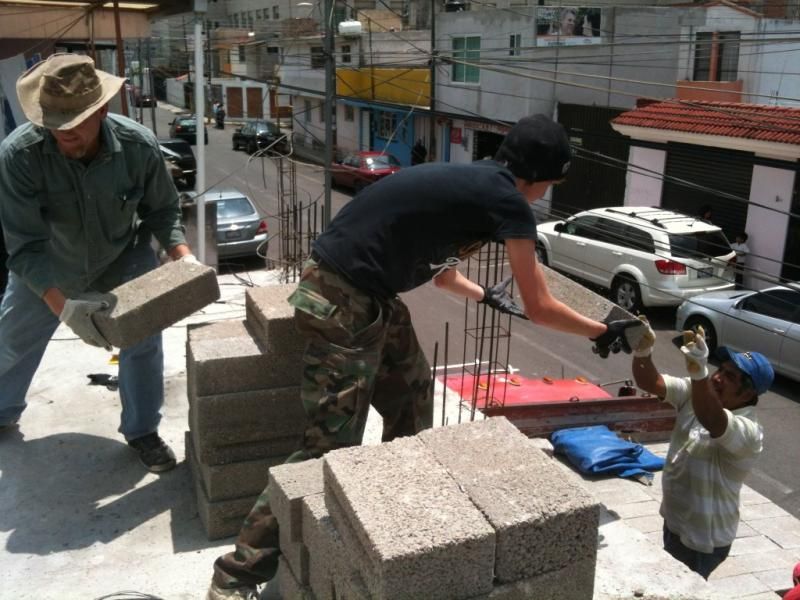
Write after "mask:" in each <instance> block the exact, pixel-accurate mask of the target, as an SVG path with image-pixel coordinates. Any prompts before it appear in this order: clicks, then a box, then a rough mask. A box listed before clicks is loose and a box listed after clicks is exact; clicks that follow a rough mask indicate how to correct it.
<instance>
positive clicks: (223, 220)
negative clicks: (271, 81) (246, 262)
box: [181, 189, 268, 259]
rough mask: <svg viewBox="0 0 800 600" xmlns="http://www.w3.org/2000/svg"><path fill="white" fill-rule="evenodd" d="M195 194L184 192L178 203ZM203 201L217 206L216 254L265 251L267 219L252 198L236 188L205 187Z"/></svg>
mask: <svg viewBox="0 0 800 600" xmlns="http://www.w3.org/2000/svg"><path fill="white" fill-rule="evenodd" d="M196 196H197V194H195V193H194V192H184V193H183V194H181V204H182V205H186V204H192V203H194V202H195V197H196ZM205 202H213V203H214V204H215V205H216V207H217V257H218V258H219V259H223V258H233V257H239V256H261V257H262V258H263V257H266V255H267V244H268V241H267V221H266V219H265V218H264V217H262V216H261V215H260V214H259V212H258V210H257V209H256V207H255V205H254V204H253V201H252V200H250V198H248V197H247V195H246V194H243V193H242V192H240V191H239V190H236V189H225V190H209V191H208V192H206V194H205Z"/></svg>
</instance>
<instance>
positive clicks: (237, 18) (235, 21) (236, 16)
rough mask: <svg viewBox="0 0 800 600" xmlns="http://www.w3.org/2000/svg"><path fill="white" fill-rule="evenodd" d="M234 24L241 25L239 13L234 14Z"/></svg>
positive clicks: (235, 25)
mask: <svg viewBox="0 0 800 600" xmlns="http://www.w3.org/2000/svg"><path fill="white" fill-rule="evenodd" d="M233 26H234V27H239V15H233Z"/></svg>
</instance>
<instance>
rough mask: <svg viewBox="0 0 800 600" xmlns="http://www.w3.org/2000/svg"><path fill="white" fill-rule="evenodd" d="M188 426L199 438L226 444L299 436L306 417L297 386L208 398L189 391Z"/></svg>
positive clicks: (303, 427)
mask: <svg viewBox="0 0 800 600" xmlns="http://www.w3.org/2000/svg"><path fill="white" fill-rule="evenodd" d="M189 424H190V425H189V427H190V429H192V430H196V432H197V434H198V436H199V437H200V438H203V439H206V440H207V441H210V442H211V443H213V444H215V445H229V444H239V443H243V442H257V441H260V440H267V439H273V438H274V439H282V438H292V439H296V438H298V437H302V435H303V432H304V431H305V429H306V427H307V417H306V413H305V410H304V409H303V403H302V401H301V400H300V388H299V386H297V385H294V386H291V387H283V388H270V389H259V390H252V391H249V392H234V393H231V394H216V395H210V396H196V395H195V394H194V391H193V390H189ZM287 454H288V453H287Z"/></svg>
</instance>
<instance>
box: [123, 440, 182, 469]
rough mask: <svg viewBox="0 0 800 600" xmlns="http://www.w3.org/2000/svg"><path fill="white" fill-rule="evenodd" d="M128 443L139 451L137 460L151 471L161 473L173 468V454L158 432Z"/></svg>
mask: <svg viewBox="0 0 800 600" xmlns="http://www.w3.org/2000/svg"><path fill="white" fill-rule="evenodd" d="M128 445H129V446H130V447H131V448H133V449H134V450H136V452H138V453H139V460H141V461H142V464H143V465H144V466H145V467H147V470H148V471H150V472H151V473H163V472H164V471H169V470H170V469H174V468H175V454H174V453H173V452H172V450H170V447H169V446H167V445H166V444H165V443H164V440H162V439H161V438H160V437H159V435H158V433H149V434H147V435H145V436H142V437H140V438H136V439H135V440H130V441H129V442H128Z"/></svg>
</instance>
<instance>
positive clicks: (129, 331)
mask: <svg viewBox="0 0 800 600" xmlns="http://www.w3.org/2000/svg"><path fill="white" fill-rule="evenodd" d="M110 293H111V294H112V295H113V296H115V297H116V303H115V304H114V306H112V307H111V308H109V309H107V310H102V311H99V312H97V313H95V315H94V322H95V325H97V328H98V329H99V330H100V333H102V334H103V336H104V337H105V338H106V339H107V340H108V341H109V343H110V344H112V345H113V346H117V347H118V348H129V347H130V346H133V345H135V344H138V343H139V342H141V341H142V340H143V339H145V338H147V337H148V336H151V335H154V334H156V333H159V332H160V331H162V330H164V329H166V328H167V327H169V326H170V325H173V324H174V323H177V322H178V321H180V320H181V319H184V318H186V317H188V316H189V315H191V314H192V313H194V312H195V311H198V310H200V309H201V308H203V307H205V306H207V305H208V304H211V303H212V302H214V301H216V300H218V299H219V285H217V274H216V273H215V272H214V269H212V268H211V267H207V266H205V265H193V264H190V263H186V262H181V261H172V262H168V263H166V264H165V265H162V266H160V267H158V268H157V269H153V270H152V271H149V272H147V273H145V274H144V275H141V276H140V277H137V278H136V279H134V280H132V281H129V282H127V283H123V284H122V285H121V286H119V287H116V288H114V289H113V290H111V292H110Z"/></svg>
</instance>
